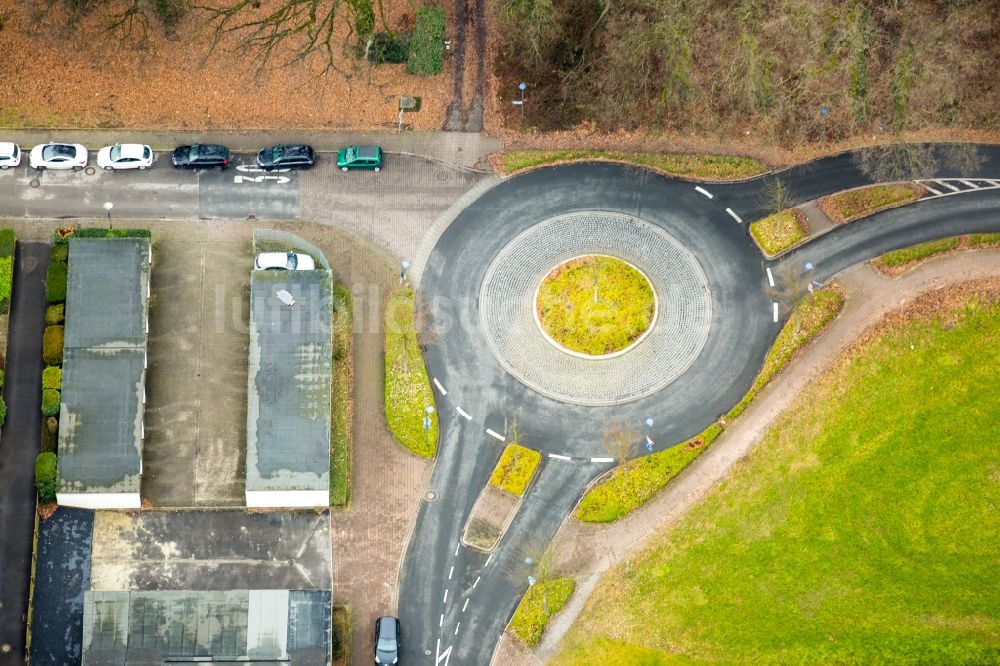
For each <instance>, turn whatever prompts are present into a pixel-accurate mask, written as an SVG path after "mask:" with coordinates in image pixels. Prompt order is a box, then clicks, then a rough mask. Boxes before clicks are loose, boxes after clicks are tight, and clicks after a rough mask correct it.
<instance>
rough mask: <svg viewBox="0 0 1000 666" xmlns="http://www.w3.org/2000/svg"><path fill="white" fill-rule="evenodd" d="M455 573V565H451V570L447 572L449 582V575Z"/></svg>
mask: <svg viewBox="0 0 1000 666" xmlns="http://www.w3.org/2000/svg"><path fill="white" fill-rule="evenodd" d="M453 573H455V565H452V567H451V569H449V570H448V580H451V575H452V574H453Z"/></svg>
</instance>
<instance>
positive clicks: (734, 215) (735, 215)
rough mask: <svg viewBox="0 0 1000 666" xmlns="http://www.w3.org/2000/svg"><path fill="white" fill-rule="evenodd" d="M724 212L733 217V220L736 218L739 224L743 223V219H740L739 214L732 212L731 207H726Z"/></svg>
mask: <svg viewBox="0 0 1000 666" xmlns="http://www.w3.org/2000/svg"><path fill="white" fill-rule="evenodd" d="M726 212H727V213H729V217H731V218H733V219H734V220H736V221H737V222H739V223H740V224H743V220H741V219H740V216H739V215H737V214H736V213H734V212H733V209H732V208H727V209H726Z"/></svg>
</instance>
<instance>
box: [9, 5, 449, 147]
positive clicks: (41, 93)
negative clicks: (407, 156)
mask: <svg viewBox="0 0 1000 666" xmlns="http://www.w3.org/2000/svg"><path fill="white" fill-rule="evenodd" d="M225 2H226V0H208V2H206V3H196V4H207V5H210V6H220V5H221V4H223V3H225ZM279 3H280V0H264V2H262V3H261V5H262V6H261V8H260V10H258V11H259V12H261V13H263V12H265V11H267V10H273V9H274V8H275V7H277V6H278V4H279ZM7 4H8V5H10V9H8V10H7V11H8V12H9V18H8V20H7V23H6V25H5V27H4V29H3V37H4V38H3V40H2V42H0V72H3V73H4V76H3V77H2V78H3V80H4V82H5V85H4V86H2V87H0V126H41V127H142V128H168V129H184V128H205V129H222V128H225V129H257V128H282V129H303V128H309V129H320V128H345V129H348V128H359V129H360V128H363V129H390V128H395V127H396V122H397V117H398V112H399V111H398V101H397V99H398V96H399V95H415V96H419V97H421V98H422V108H421V111H420V112H419V113H413V114H408V115H407V117H406V121H407V122H408V123H410V124H412V125H413V127H414V129H418V130H436V129H439V128H440V127H441V124H442V122H443V119H444V111H445V107H446V105H447V104H448V102H449V101H450V100H451V88H452V78H453V77H452V73H451V65H450V62H449V60H448V59H446V61H445V69H444V72H443V73H442V74H440V75H437V76H433V77H421V76H410V75H409V74H407V72H406V65H405V64H401V65H378V66H372V65H370V64H368V63H367V62H365V61H362V60H359V59H358V58H356V57H355V56H354V55H353V53H352V52H351V49H352V48H353V47H351V46H349V45H351V44H353V42H354V41H356V37H353V36H350V35H349V31H350V29H351V28H350V25H349V22H348V20H347V17H348V16H349V13H348V10H347V3H340V6H339V9H338V11H339V12H341V14H342V17H343V18H339V19H337V22H336V29H335V32H334V42H333V43H334V58H333V67H332V68H331V69H326V66H327V63H328V61H327V57H326V55H325V54H324V53H319V52H318V53H315V54H314V55H311V56H309V57H307V58H306V59H305V60H304V61H302V62H296V63H294V64H292V65H291V66H287V67H285V66H279V65H280V64H281V63H285V62H287V61H288V60H289V59H290V57H291V56H292V53H291V52H290V51H289V49H287V48H285V49H281V48H279V49H278V50H276V51H275V54H274V56H273V58H272V60H273V62H274V63H275V66H274V67H269V68H268V69H266V70H264V71H262V72H261V71H258V69H259V67H258V65H259V60H260V58H259V56H257V55H255V54H252V53H248V54H240V53H237V52H234V51H233V49H234V48H235V47H237V46H239V45H240V44H241V43H243V41H244V38H243V37H242V36H239V35H235V34H234V35H232V36H230V37H228V38H225V39H224V40H223V41H222V43H221V45H220V48H218V49H216V50H215V51H209V49H208V45H209V44H210V40H211V32H210V29H209V26H208V25H207V24H206V16H207V14H206V13H205V12H204V11H202V10H197V9H196V10H192V11H191V12H189V14H188V15H187V16H186V17H185V18H184V19H183V20H182V21H181V22H180V23H179V24H178V26H177V28H176V31H175V32H176V34H175V36H173V37H168V36H166V35H165V34H164V31H163V30H162V28H160V27H159V26H158V25H156V24H153V25H152V26H151V28H150V30H149V31H148V32H147V37H146V41H145V43H141V42H139V36H140V33H139V32H138V31H136V32H135V33H134V34H133V35H132V38H130V39H125V40H124V41H123V42H122V41H120V40H119V39H117V38H109V37H108V34H109V33H108V31H107V24H108V20H109V15H110V14H111V13H113V12H114V11H120V10H121V9H122V8H123V7H124V4H123V2H122V1H121V0H115V1H111V2H107V3H92V4H93V5H94V9H93V10H92V12H91V14H90V15H89V16H88V17H86V18H85V19H83V20H82V21H81V22H80V24H79V25H78V26H77V27H76V28H75V29H70V28H68V27H66V17H65V16H64V15H63V13H62V12H61V10H60V7H61V6H62V5H61V4H60V3H56V4H55V7H54V8H51V9H49V10H48V11H47V12H46V13H45V14H44V15H43V16H42V18H41V19H40V20H39V19H36V18H35V17H34V16H33V11H34V10H33V9H32V8H31V5H32V4H33V3H16V4H15V3H7ZM38 4H39V5H44V4H45V3H38ZM228 4H233V3H231V2H229V3H228ZM378 4H379V6H380V7H384V18H385V24H387V25H388V27H389V28H390V29H397V28H398V26H399V24H401V23H405V22H406V21H407V17H408V16H410V17H411V18H410V20H412V16H411V13H412V10H413V8H412V3H410V2H408V1H407V0H384V1H383V2H380V3H378ZM382 15H383V13H381V12H379V17H378V18H377V20H376V30H383V29H385V27H384V26H383V24H382ZM248 16H249V15H248ZM122 44H124V46H123V45H122ZM130 45H131V46H130Z"/></svg>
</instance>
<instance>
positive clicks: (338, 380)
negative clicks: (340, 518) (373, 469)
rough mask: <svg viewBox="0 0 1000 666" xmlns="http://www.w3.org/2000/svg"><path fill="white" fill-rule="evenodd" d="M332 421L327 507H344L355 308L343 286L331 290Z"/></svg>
mask: <svg viewBox="0 0 1000 666" xmlns="http://www.w3.org/2000/svg"><path fill="white" fill-rule="evenodd" d="M333 303H334V312H333V415H332V416H333V417H332V420H331V431H332V432H331V433H330V506H345V505H347V503H348V501H349V500H350V494H351V444H352V442H353V441H354V399H353V396H354V354H353V339H352V337H351V336H352V330H351V323H352V322H353V321H354V304H353V300H352V299H351V292H350V291H348V289H347V287H345V286H343V285H339V284H338V285H336V286H335V287H334V288H333Z"/></svg>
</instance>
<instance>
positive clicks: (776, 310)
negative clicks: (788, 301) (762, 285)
mask: <svg viewBox="0 0 1000 666" xmlns="http://www.w3.org/2000/svg"><path fill="white" fill-rule="evenodd" d="M771 305H773V306H774V323H775V324H777V323H778V304H777V303H771Z"/></svg>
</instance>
